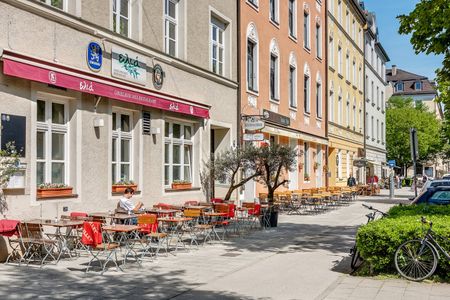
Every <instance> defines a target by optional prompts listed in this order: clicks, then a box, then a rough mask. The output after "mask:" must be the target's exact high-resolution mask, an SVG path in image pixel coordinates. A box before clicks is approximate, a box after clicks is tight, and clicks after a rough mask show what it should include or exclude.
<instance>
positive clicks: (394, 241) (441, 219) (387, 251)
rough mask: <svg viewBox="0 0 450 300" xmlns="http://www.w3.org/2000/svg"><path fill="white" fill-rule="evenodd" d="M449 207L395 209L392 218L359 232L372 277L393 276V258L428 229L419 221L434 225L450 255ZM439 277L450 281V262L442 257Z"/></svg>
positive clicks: (358, 237) (360, 244)
mask: <svg viewBox="0 0 450 300" xmlns="http://www.w3.org/2000/svg"><path fill="white" fill-rule="evenodd" d="M449 211H450V207H446V206H423V205H418V206H396V207H393V208H391V210H390V211H389V214H390V215H389V217H387V218H384V219H381V220H378V221H375V222H371V223H369V224H367V225H364V226H362V227H361V228H360V229H359V230H358V234H357V237H356V241H357V246H358V248H359V250H360V253H361V257H362V258H363V259H364V260H365V262H366V264H367V265H368V268H369V272H370V273H371V274H376V273H393V274H396V273H397V271H396V269H395V265H394V254H395V251H396V250H397V248H398V247H399V246H400V245H401V244H402V243H404V242H405V241H407V240H411V239H417V238H422V237H423V236H424V234H425V231H426V230H427V229H428V226H427V225H426V226H422V225H421V222H420V217H421V216H425V217H426V218H427V220H430V221H433V231H434V232H435V233H436V235H438V236H440V237H442V238H438V241H439V244H440V245H441V246H442V247H443V248H444V249H446V250H447V252H448V251H450V226H449V224H450V213H449ZM440 256H441V260H440V262H439V265H438V269H437V270H436V273H435V274H436V275H439V276H441V277H442V278H447V279H448V278H450V262H448V261H446V260H445V257H443V255H442V254H441V255H440Z"/></svg>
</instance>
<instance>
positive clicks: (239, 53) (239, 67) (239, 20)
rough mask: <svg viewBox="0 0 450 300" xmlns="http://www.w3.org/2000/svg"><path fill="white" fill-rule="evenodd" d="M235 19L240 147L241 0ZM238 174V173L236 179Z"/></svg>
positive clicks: (237, 144) (239, 138)
mask: <svg viewBox="0 0 450 300" xmlns="http://www.w3.org/2000/svg"><path fill="white" fill-rule="evenodd" d="M236 14H237V16H236V19H237V34H236V40H237V41H236V47H237V50H236V56H237V57H236V62H237V82H238V89H237V109H236V147H241V90H242V80H241V79H242V78H241V0H236ZM239 177H240V174H238V179H240V178H239ZM240 189H241V188H237V189H236V203H238V202H239V195H240V193H239V190H240Z"/></svg>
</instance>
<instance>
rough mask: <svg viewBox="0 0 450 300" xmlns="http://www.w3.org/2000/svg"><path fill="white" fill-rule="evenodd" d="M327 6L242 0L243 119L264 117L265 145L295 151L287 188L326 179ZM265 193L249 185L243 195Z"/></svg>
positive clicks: (310, 0)
mask: <svg viewBox="0 0 450 300" xmlns="http://www.w3.org/2000/svg"><path fill="white" fill-rule="evenodd" d="M325 5H326V3H325V1H320V0H308V1H299V0H240V10H239V11H240V13H239V15H240V16H239V17H240V23H239V24H240V25H239V26H240V36H239V39H240V49H239V51H240V53H239V55H240V82H241V95H240V96H241V117H242V118H243V120H245V119H246V118H247V116H252V115H265V117H261V118H262V119H264V121H265V127H264V129H263V130H262V132H264V135H265V138H266V139H267V140H268V141H269V143H281V144H289V145H291V146H292V147H295V148H296V149H297V150H298V151H297V152H298V159H297V167H296V170H295V171H294V172H290V173H289V175H288V176H289V179H290V183H289V189H290V190H296V189H302V188H310V187H320V186H324V185H325V183H326V169H327V167H326V157H327V156H326V148H327V144H328V140H327V136H326V123H327V119H326V118H327V113H326V95H327V93H326V82H327V79H326V48H325V41H326V34H325V33H326V28H325V27H326V26H325V23H326V7H325ZM241 124H243V122H242V123H241ZM244 133H246V130H245V128H244V126H242V134H244ZM242 142H243V143H248V142H246V141H242ZM263 191H264V187H262V186H259V185H258V184H255V183H251V184H248V185H247V186H246V189H245V193H244V197H245V198H246V199H247V198H250V197H255V196H257V195H258V193H259V192H263Z"/></svg>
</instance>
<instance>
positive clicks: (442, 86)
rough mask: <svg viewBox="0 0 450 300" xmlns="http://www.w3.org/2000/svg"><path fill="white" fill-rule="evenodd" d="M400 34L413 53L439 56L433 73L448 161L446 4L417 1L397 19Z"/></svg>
mask: <svg viewBox="0 0 450 300" xmlns="http://www.w3.org/2000/svg"><path fill="white" fill-rule="evenodd" d="M398 19H399V20H400V28H399V33H400V34H411V44H412V45H413V47H414V50H415V51H416V53H421V52H422V53H426V54H443V55H444V60H443V62H442V68H440V69H437V70H436V82H437V84H438V90H439V96H438V100H439V101H440V102H441V103H444V107H445V110H444V117H445V118H444V121H443V126H442V128H443V131H442V139H443V140H444V142H445V143H446V145H447V146H446V147H445V149H444V154H445V155H446V157H447V158H450V147H449V146H448V144H449V143H450V109H449V108H450V30H449V29H450V2H449V0H421V1H420V2H419V3H417V4H416V7H415V8H414V10H413V11H412V12H411V13H409V15H400V16H398Z"/></svg>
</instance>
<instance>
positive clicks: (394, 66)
mask: <svg viewBox="0 0 450 300" xmlns="http://www.w3.org/2000/svg"><path fill="white" fill-rule="evenodd" d="M392 76H397V65H392Z"/></svg>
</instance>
